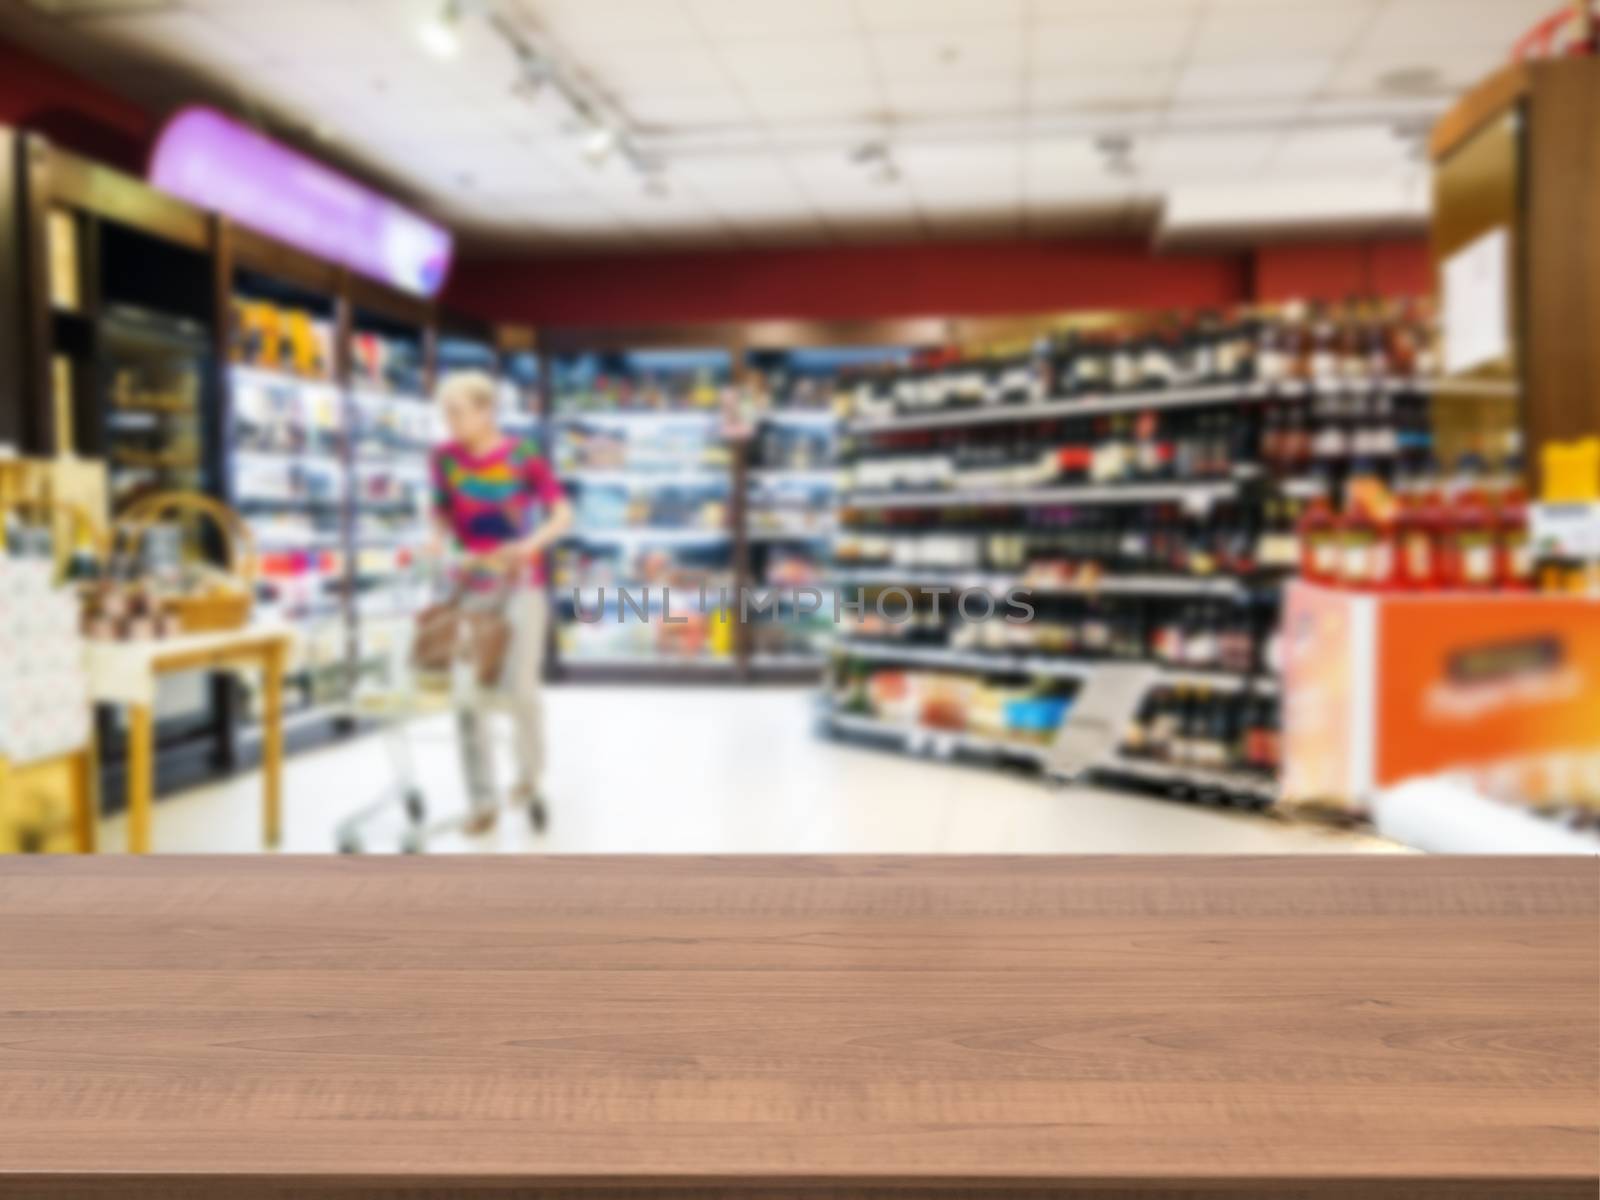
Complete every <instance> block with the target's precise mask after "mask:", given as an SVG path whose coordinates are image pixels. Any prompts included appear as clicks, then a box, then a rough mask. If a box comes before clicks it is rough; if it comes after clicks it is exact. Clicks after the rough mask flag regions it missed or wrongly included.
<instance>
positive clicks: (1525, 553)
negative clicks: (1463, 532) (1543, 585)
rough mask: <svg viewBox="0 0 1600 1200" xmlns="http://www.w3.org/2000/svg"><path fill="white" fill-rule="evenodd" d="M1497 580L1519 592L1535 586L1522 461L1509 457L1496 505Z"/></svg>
mask: <svg viewBox="0 0 1600 1200" xmlns="http://www.w3.org/2000/svg"><path fill="white" fill-rule="evenodd" d="M1494 515H1495V538H1494V548H1495V570H1494V575H1495V583H1496V585H1497V586H1499V587H1502V588H1506V589H1508V590H1511V591H1517V592H1531V591H1532V590H1533V588H1534V582H1535V581H1534V567H1533V539H1532V538H1531V537H1530V535H1529V533H1528V493H1527V490H1526V489H1525V488H1524V487H1523V485H1522V463H1521V461H1520V460H1519V459H1517V458H1516V457H1514V456H1513V457H1512V458H1509V459H1507V460H1506V477H1505V483H1504V485H1503V486H1502V487H1501V489H1500V495H1499V497H1498V500H1497V503H1496V504H1495V512H1494Z"/></svg>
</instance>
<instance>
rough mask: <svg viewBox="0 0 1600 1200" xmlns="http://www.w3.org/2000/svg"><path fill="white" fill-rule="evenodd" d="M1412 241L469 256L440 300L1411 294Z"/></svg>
mask: <svg viewBox="0 0 1600 1200" xmlns="http://www.w3.org/2000/svg"><path fill="white" fill-rule="evenodd" d="M1431 286H1432V279H1431V269H1430V267H1429V265H1428V251H1427V245H1426V243H1425V242H1424V241H1422V240H1421V239H1415V240H1385V241H1343V242H1331V243H1311V244H1295V245H1284V246H1271V247H1265V248H1262V249H1260V250H1257V251H1254V252H1251V251H1240V252H1225V253H1213V254H1162V255H1158V254H1154V253H1152V252H1151V251H1150V250H1149V249H1148V248H1147V247H1146V246H1145V245H1144V244H1143V243H1141V242H1138V241H1133V240H1119V241H1112V240H1098V241H1089V240H1084V241H1048V242H965V243H939V244H928V243H917V244H905V245H888V246H845V247H819V248H815V249H788V250H712V251H680V252H656V253H650V254H615V255H613V254H605V255H587V256H577V257H543V258H540V257H531V258H527V257H525V258H497V259H477V260H469V261H467V262H464V263H462V264H460V265H459V266H458V267H457V268H456V271H455V274H454V276H453V277H452V279H451V280H450V285H449V289H448V292H447V295H446V297H445V299H446V302H447V303H449V304H451V305H453V306H456V307H459V308H462V309H465V310H467V311H470V312H475V313H478V314H480V315H482V316H485V317H489V318H492V319H496V320H503V321H511V322H517V323H521V324H528V325H535V326H538V325H544V326H552V325H625V324H651V323H672V322H679V321H682V322H694V321H717V320H747V319H756V318H781V317H795V318H807V317H810V318H834V319H852V318H863V319H866V318H880V317H908V316H934V315H962V316H992V315H1003V314H1017V313H1039V312H1062V311H1067V310H1071V309H1093V308H1129V309H1159V308H1192V307H1199V306H1205V305H1228V304H1236V303H1242V302H1246V301H1250V300H1262V301H1277V300H1286V299H1292V298H1296V297H1306V298H1321V299H1343V298H1344V297H1346V296H1349V295H1352V294H1374V293H1375V294H1379V295H1402V296H1403V295H1421V294H1423V293H1426V292H1427V291H1429V290H1430V289H1431Z"/></svg>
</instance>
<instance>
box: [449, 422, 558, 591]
mask: <svg viewBox="0 0 1600 1200" xmlns="http://www.w3.org/2000/svg"><path fill="white" fill-rule="evenodd" d="M432 468H433V510H434V513H435V514H436V515H437V516H438V517H440V518H441V519H442V520H443V521H445V523H446V524H447V525H448V526H449V528H450V529H451V530H452V531H453V532H454V533H455V537H456V541H457V542H459V543H460V545H461V548H462V549H463V550H466V551H467V552H468V553H470V554H486V553H488V552H489V551H491V550H493V549H495V547H497V546H502V545H504V544H505V543H506V542H513V541H516V540H517V539H518V538H522V537H526V536H527V535H528V534H529V533H530V532H532V529H533V525H534V509H535V508H536V507H538V508H541V509H548V508H549V507H550V506H551V505H553V504H555V503H556V502H557V501H559V500H561V499H562V491H561V484H560V483H558V482H557V480H556V477H555V475H554V473H552V472H551V470H550V464H549V463H547V462H546V461H545V460H544V457H543V456H542V455H541V454H540V453H539V445H538V443H537V442H534V441H531V440H521V439H518V438H514V437H506V438H504V439H503V440H502V441H501V443H500V444H499V445H498V446H496V447H495V448H494V449H492V450H489V451H487V452H485V453H482V454H476V455H475V454H473V453H471V452H470V451H469V450H467V448H466V447H465V446H462V445H461V444H460V443H458V442H449V443H446V444H445V445H443V446H440V447H438V448H437V449H436V450H434V452H433V461H432ZM531 572H532V574H531V582H533V583H535V584H542V583H544V581H545V570H544V562H543V560H542V556H541V558H540V559H536V560H535V561H534V562H533V564H532V567H531Z"/></svg>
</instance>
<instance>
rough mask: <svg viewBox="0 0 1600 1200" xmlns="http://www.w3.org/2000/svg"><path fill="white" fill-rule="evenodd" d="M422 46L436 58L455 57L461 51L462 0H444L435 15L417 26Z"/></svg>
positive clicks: (418, 37)
mask: <svg viewBox="0 0 1600 1200" xmlns="http://www.w3.org/2000/svg"><path fill="white" fill-rule="evenodd" d="M417 39H418V40H419V41H421V43H422V48H423V49H424V50H426V51H427V52H428V53H429V54H431V55H433V56H434V57H435V58H454V57H456V55H458V54H460V53H461V0H444V4H443V6H442V7H441V8H440V9H439V11H438V12H436V13H435V14H434V15H433V17H432V18H431V19H429V20H427V21H424V22H423V23H422V24H421V25H420V26H419V27H418V28H417Z"/></svg>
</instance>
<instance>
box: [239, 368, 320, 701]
mask: <svg viewBox="0 0 1600 1200" xmlns="http://www.w3.org/2000/svg"><path fill="white" fill-rule="evenodd" d="M242 357H246V361H236V362H235V363H234V364H233V365H232V366H231V367H230V376H231V386H230V389H229V390H230V393H231V395H232V397H233V411H232V414H231V417H232V419H231V438H230V444H229V446H228V452H227V458H228V460H229V461H230V462H231V463H232V476H231V479H230V481H229V500H230V502H231V503H232V504H233V505H234V507H235V508H236V509H238V511H239V513H240V514H241V516H243V518H244V520H245V522H246V524H247V525H248V526H249V528H250V531H251V533H252V535H253V536H254V538H255V542H256V550H257V553H258V555H259V578H258V580H257V614H258V615H259V616H260V617H263V618H266V619H268V620H278V621H282V622H283V623H284V624H286V625H288V626H290V627H291V628H292V629H293V630H294V632H295V635H296V636H295V639H294V649H293V651H292V655H293V657H292V658H291V660H290V662H289V669H288V673H287V675H286V677H285V681H284V683H285V695H284V712H285V719H286V721H287V722H289V723H290V724H292V725H293V724H302V723H306V722H310V721H313V720H316V719H333V718H338V717H342V716H344V715H346V704H347V701H348V698H349V691H350V671H349V662H350V626H349V620H348V613H347V612H346V608H345V603H344V594H345V579H346V575H347V569H348V564H347V554H346V547H345V507H346V505H347V503H348V500H349V481H348V476H347V472H346V465H345V453H346V446H347V435H346V429H347V424H346V420H345V412H344V397H343V395H342V393H341V391H340V389H339V387H338V386H337V385H336V384H335V383H334V382H333V381H332V380H331V379H329V378H327V377H325V376H316V375H299V374H295V373H293V362H292V360H285V359H282V358H279V357H278V356H276V355H263V354H261V353H259V352H258V351H253V350H247V351H246V352H245V355H243V356H242ZM248 686H253V685H248ZM257 713H259V706H258V701H257V698H256V696H255V695H254V693H251V704H250V710H249V718H250V719H253V718H254V716H255V714H257Z"/></svg>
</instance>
